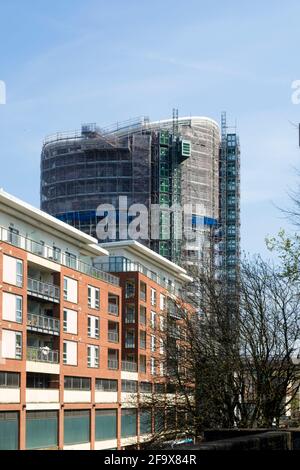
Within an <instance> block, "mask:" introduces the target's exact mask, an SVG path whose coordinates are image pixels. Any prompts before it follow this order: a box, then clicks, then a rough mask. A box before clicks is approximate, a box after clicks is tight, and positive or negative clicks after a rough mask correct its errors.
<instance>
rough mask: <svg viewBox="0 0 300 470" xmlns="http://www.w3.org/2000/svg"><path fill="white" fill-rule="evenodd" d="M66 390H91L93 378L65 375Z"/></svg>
mask: <svg viewBox="0 0 300 470" xmlns="http://www.w3.org/2000/svg"><path fill="white" fill-rule="evenodd" d="M65 389H66V390H88V391H89V390H91V379H89V378H87V377H69V376H66V377H65Z"/></svg>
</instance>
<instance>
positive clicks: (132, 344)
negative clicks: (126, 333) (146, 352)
mask: <svg viewBox="0 0 300 470" xmlns="http://www.w3.org/2000/svg"><path fill="white" fill-rule="evenodd" d="M125 348H127V349H134V348H135V342H134V341H131V340H125Z"/></svg>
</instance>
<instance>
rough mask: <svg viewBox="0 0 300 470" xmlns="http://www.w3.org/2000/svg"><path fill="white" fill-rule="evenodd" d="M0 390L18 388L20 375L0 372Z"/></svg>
mask: <svg viewBox="0 0 300 470" xmlns="http://www.w3.org/2000/svg"><path fill="white" fill-rule="evenodd" d="M0 388H20V374H18V373H16V372H0Z"/></svg>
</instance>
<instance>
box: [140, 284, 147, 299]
mask: <svg viewBox="0 0 300 470" xmlns="http://www.w3.org/2000/svg"><path fill="white" fill-rule="evenodd" d="M140 299H141V300H142V301H143V302H146V300H147V285H146V284H145V283H144V282H141V283H140Z"/></svg>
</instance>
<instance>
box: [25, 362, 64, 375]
mask: <svg viewBox="0 0 300 470" xmlns="http://www.w3.org/2000/svg"><path fill="white" fill-rule="evenodd" d="M26 372H36V373H39V374H59V373H60V367H59V364H50V363H49V362H33V361H27V362H26Z"/></svg>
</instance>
